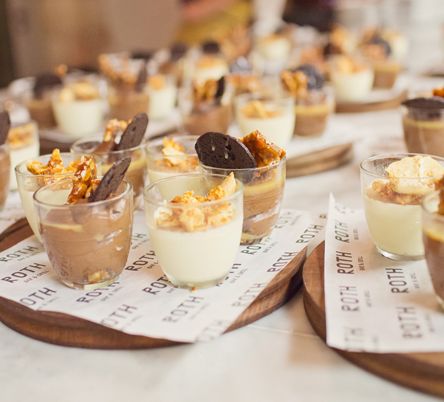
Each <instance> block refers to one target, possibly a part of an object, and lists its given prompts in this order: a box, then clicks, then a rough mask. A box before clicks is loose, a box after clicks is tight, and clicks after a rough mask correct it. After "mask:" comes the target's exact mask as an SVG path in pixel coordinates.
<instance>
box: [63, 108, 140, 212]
mask: <svg viewBox="0 0 444 402" xmlns="http://www.w3.org/2000/svg"><path fill="white" fill-rule="evenodd" d="M147 125H148V116H147V115H146V114H145V113H139V114H137V115H136V116H134V117H133V119H132V120H131V121H129V122H128V121H125V120H117V119H112V120H110V121H109V122H108V123H107V125H106V127H105V132H104V134H103V137H92V138H87V139H81V140H79V141H76V142H75V143H74V144H73V145H72V147H71V153H72V154H73V155H74V157H75V158H76V159H78V158H80V157H81V156H82V155H93V156H94V159H95V161H96V163H97V169H98V172H99V174H102V175H103V174H105V173H106V172H107V171H108V170H109V169H110V167H111V166H112V165H113V163H114V162H116V161H119V160H122V159H125V158H130V160H131V164H130V166H129V168H128V170H127V172H126V176H125V178H126V180H128V181H129V182H130V183H131V185H132V186H133V193H134V198H135V205H136V206H137V207H139V206H140V202H141V199H142V191H143V186H144V180H145V174H146V143H145V141H144V136H145V132H146V128H147Z"/></svg>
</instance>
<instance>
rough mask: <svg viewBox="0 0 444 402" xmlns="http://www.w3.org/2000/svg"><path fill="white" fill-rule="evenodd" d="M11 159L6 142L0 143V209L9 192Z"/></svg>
mask: <svg viewBox="0 0 444 402" xmlns="http://www.w3.org/2000/svg"><path fill="white" fill-rule="evenodd" d="M10 171H11V160H10V156H9V147H8V144H2V145H0V211H1V210H2V209H3V208H4V206H5V203H6V199H7V198H8V193H9V179H10Z"/></svg>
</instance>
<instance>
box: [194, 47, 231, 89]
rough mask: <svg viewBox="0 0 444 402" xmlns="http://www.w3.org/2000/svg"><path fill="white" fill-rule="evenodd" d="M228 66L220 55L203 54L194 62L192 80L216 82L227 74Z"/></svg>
mask: <svg viewBox="0 0 444 402" xmlns="http://www.w3.org/2000/svg"><path fill="white" fill-rule="evenodd" d="M228 71H229V70H228V64H227V62H226V60H225V58H224V57H223V56H222V55H221V54H204V55H202V56H201V57H199V58H198V60H197V61H196V64H195V67H194V72H193V80H195V81H197V82H205V81H207V80H218V79H219V78H221V77H223V76H224V75H226V74H228Z"/></svg>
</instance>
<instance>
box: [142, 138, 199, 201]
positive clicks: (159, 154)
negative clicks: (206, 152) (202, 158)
mask: <svg viewBox="0 0 444 402" xmlns="http://www.w3.org/2000/svg"><path fill="white" fill-rule="evenodd" d="M196 139H197V136H194V135H177V136H171V137H165V138H163V139H158V140H154V141H150V142H149V143H148V146H147V167H148V178H149V180H150V183H154V182H156V181H158V180H162V179H166V178H168V177H172V176H177V175H180V174H186V173H197V172H198V171H199V160H198V158H197V154H196V150H195V149H194V145H195V144H196ZM190 180H191V182H192V181H193V178H191V179H190ZM191 184H192V183H188V182H187V181H186V180H183V181H180V182H176V183H170V182H168V181H164V182H162V183H160V184H159V190H160V191H161V193H162V196H163V197H164V198H165V199H168V200H169V199H171V198H173V197H174V196H175V195H177V194H182V193H185V192H186V191H187V190H188V189H189V186H190V185H191Z"/></svg>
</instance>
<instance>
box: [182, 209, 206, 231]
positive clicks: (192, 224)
mask: <svg viewBox="0 0 444 402" xmlns="http://www.w3.org/2000/svg"><path fill="white" fill-rule="evenodd" d="M179 222H180V223H181V225H182V227H183V228H184V229H185V230H186V231H187V232H194V231H196V230H199V229H202V228H204V227H205V226H206V222H205V213H204V211H203V210H202V209H201V208H192V207H191V208H190V207H186V208H183V209H182V211H181V213H180V215H179Z"/></svg>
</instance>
